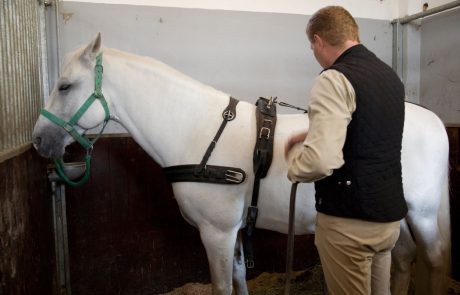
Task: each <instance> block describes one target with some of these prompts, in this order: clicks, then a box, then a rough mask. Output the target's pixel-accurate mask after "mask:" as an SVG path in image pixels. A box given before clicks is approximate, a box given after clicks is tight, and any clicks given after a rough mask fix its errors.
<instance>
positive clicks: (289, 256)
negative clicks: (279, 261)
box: [284, 182, 297, 295]
mask: <svg viewBox="0 0 460 295" xmlns="http://www.w3.org/2000/svg"><path fill="white" fill-rule="evenodd" d="M296 194H297V182H295V183H293V184H292V186H291V196H290V199H289V229H288V242H287V249H286V279H285V285H284V295H289V294H290V291H291V290H290V289H291V277H292V262H293V260H294V235H295V199H296Z"/></svg>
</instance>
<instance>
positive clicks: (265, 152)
mask: <svg viewBox="0 0 460 295" xmlns="http://www.w3.org/2000/svg"><path fill="white" fill-rule="evenodd" d="M237 104H238V100H236V99H234V98H233V97H230V102H229V104H228V106H227V107H226V108H225V110H224V111H223V113H222V117H223V121H222V123H221V125H220V128H219V130H218V131H217V133H216V135H215V136H214V139H213V140H212V142H211V143H210V144H209V146H208V148H207V150H206V153H205V154H204V156H203V159H202V160H201V163H200V164H190V165H177V166H170V167H165V168H163V171H164V172H165V174H166V178H167V179H168V181H169V182H205V183H217V184H240V183H242V182H244V180H245V179H246V173H245V172H244V170H242V169H240V168H235V167H225V166H213V165H207V162H208V159H209V157H210V156H211V153H212V151H213V150H214V148H215V146H216V143H217V141H218V140H219V138H220V136H221V135H222V132H223V131H224V128H225V126H226V125H227V123H228V122H229V121H232V120H233V119H235V117H236V105H237ZM256 125H257V129H256V131H257V132H256V136H257V137H256V144H255V146H254V154H253V170H254V187H253V191H252V200H251V205H250V206H249V207H248V212H247V216H246V227H245V234H244V239H243V243H244V252H245V257H246V259H245V260H246V265H247V267H248V268H253V267H254V260H253V254H252V243H251V237H252V235H253V233H254V229H255V225H256V221H257V214H258V208H257V202H258V199H259V187H260V179H262V178H264V177H265V176H266V175H267V172H268V169H269V168H270V165H271V163H272V158H273V140H274V134H275V126H276V105H275V99H266V98H263V97H260V98H259V100H258V101H257V102H256Z"/></svg>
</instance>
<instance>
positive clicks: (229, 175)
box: [225, 170, 244, 183]
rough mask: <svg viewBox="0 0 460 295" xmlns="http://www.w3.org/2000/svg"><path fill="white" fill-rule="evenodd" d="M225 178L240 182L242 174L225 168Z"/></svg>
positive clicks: (242, 177) (242, 178)
mask: <svg viewBox="0 0 460 295" xmlns="http://www.w3.org/2000/svg"><path fill="white" fill-rule="evenodd" d="M225 180H226V181H228V182H233V183H242V182H243V180H244V175H243V173H241V172H238V171H234V170H227V171H226V172H225Z"/></svg>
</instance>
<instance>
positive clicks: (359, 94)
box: [315, 44, 407, 222]
mask: <svg viewBox="0 0 460 295" xmlns="http://www.w3.org/2000/svg"><path fill="white" fill-rule="evenodd" d="M329 69H335V70H337V71H339V72H341V73H343V74H344V75H345V77H346V78H347V79H348V80H349V81H350V83H351V85H352V86H353V88H354V90H355V93H356V110H355V112H354V113H353V115H352V120H351V122H350V124H349V125H348V129H347V136H346V140H345V145H344V147H343V153H344V161H345V164H344V165H343V166H342V167H341V168H339V169H337V170H334V172H333V174H332V175H331V176H328V177H326V178H324V179H322V180H320V181H317V182H315V189H316V209H317V211H319V212H322V213H325V214H329V215H334V216H340V217H347V218H356V219H363V220H368V221H375V222H390V221H396V220H400V219H402V218H403V217H404V216H405V215H406V213H407V205H406V201H405V199H404V194H403V187H402V175H401V173H402V172H401V142H402V132H403V127H404V97H405V94H404V85H403V84H402V83H401V81H400V79H399V78H398V76H397V75H396V74H395V73H394V71H393V70H392V69H391V68H390V67H389V66H388V65H387V64H385V63H384V62H382V61H381V60H380V59H378V58H377V57H376V56H375V55H374V54H373V53H372V52H370V51H369V50H367V48H366V47H364V46H363V45H361V44H359V45H356V46H353V47H351V48H349V49H348V50H346V51H345V52H344V53H343V54H342V55H341V56H340V57H339V58H338V59H337V60H336V61H335V63H334V64H333V65H332V66H331V67H330V68H329ZM326 70H327V69H326Z"/></svg>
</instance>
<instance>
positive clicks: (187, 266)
mask: <svg viewBox="0 0 460 295" xmlns="http://www.w3.org/2000/svg"><path fill="white" fill-rule="evenodd" d="M69 154H72V155H73V156H72V157H74V156H75V158H74V159H78V158H80V157H81V156H82V154H81V148H79V147H78V146H71V149H70V153H69ZM80 159H81V158H80ZM70 160H71V159H70ZM286 197H287V198H288V197H289V196H286ZM66 198H67V206H68V208H67V219H68V236H69V252H70V278H71V288H72V294H73V295H79V294H81V295H83V294H99V295H109V294H110V295H111V294H126V295H128V294H130V295H134V294H135V295H137V294H150V295H151V294H160V293H164V292H167V291H170V290H172V289H173V288H176V287H179V286H182V285H184V284H185V283H188V282H209V281H210V278H209V271H208V263H207V258H206V254H205V251H204V247H203V246H202V244H201V241H200V237H199V233H198V231H197V230H196V229H195V228H194V227H192V226H190V225H189V224H187V223H186V222H185V221H184V220H183V218H182V217H181V215H180V212H179V208H178V206H177V203H176V201H175V200H174V196H173V193H172V189H171V186H170V184H169V183H167V182H166V179H165V177H164V175H163V172H162V171H161V168H160V167H159V166H158V165H157V164H156V163H155V162H154V161H153V160H152V159H151V158H150V157H149V156H148V155H147V154H146V153H145V152H144V151H143V150H142V149H141V148H140V147H139V146H138V145H137V143H135V142H134V141H133V140H132V139H131V138H130V137H112V138H102V139H101V140H100V141H99V142H98V143H97V145H96V147H95V149H94V152H93V163H92V174H91V178H90V181H89V183H88V184H87V185H85V186H84V187H81V188H70V187H68V188H66ZM254 247H255V263H256V267H255V268H254V269H253V270H251V271H249V272H248V277H249V278H251V277H254V276H256V275H258V274H260V273H261V272H263V271H268V272H284V270H285V263H284V261H285V257H286V252H285V249H286V235H281V234H278V233H274V232H268V231H262V230H258V231H256V234H255V237H254ZM317 260H318V256H317V254H316V250H315V248H314V246H313V239H312V237H311V236H303V237H298V238H296V252H295V265H294V266H295V268H296V269H304V268H306V267H308V266H311V265H313V264H315V263H316V262H317Z"/></svg>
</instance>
